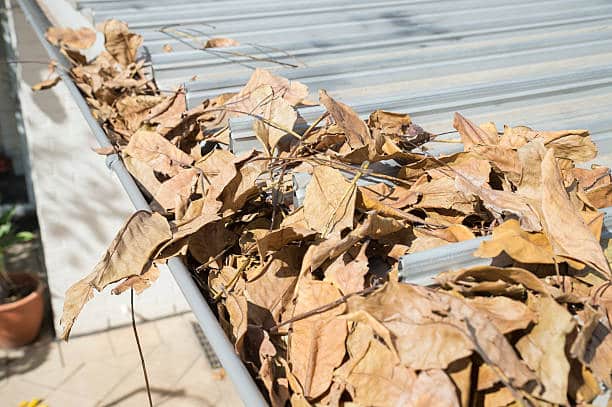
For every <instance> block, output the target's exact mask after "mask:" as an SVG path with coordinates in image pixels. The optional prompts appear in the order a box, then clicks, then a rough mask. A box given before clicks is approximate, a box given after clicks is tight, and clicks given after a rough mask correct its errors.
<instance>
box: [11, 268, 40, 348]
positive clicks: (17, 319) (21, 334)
mask: <svg viewBox="0 0 612 407" xmlns="http://www.w3.org/2000/svg"><path fill="white" fill-rule="evenodd" d="M11 279H12V280H13V281H14V282H15V283H17V284H27V283H28V282H31V284H32V285H33V286H36V290H34V291H33V292H31V293H30V294H29V295H27V296H26V297H24V298H21V299H20V300H17V301H15V302H9V303H7V304H1V305H0V348H17V347H20V346H23V345H27V344H28V343H30V342H32V341H33V340H34V339H36V337H37V336H38V333H39V332H40V326H41V324H42V320H43V311H44V308H45V305H44V299H43V298H44V297H43V285H42V283H41V282H40V280H39V279H38V278H37V277H35V276H33V275H32V274H28V273H11Z"/></svg>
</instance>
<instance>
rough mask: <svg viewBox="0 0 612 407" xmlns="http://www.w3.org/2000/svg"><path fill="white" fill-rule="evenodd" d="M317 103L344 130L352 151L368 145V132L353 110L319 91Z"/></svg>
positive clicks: (369, 136) (369, 137)
mask: <svg viewBox="0 0 612 407" xmlns="http://www.w3.org/2000/svg"><path fill="white" fill-rule="evenodd" d="M319 101H320V102H321V104H322V105H323V106H325V108H326V109H327V111H329V113H330V114H331V116H332V117H333V118H334V120H335V121H336V123H338V125H339V126H340V127H341V128H342V129H343V130H344V133H345V135H346V139H347V142H348V144H349V146H350V147H351V148H352V149H356V148H359V147H361V146H363V145H366V144H367V143H369V141H370V139H371V135H370V130H369V129H368V126H367V125H366V124H365V122H364V121H363V120H361V118H359V116H358V115H357V113H355V111H354V110H353V109H351V108H350V107H349V106H347V105H345V104H344V103H342V102H338V101H336V100H334V99H332V98H331V97H330V96H329V95H328V94H327V92H325V91H324V90H320V91H319ZM374 147H376V146H374Z"/></svg>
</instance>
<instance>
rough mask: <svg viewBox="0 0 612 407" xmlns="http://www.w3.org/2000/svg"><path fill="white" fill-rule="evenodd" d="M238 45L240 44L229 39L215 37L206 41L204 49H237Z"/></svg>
mask: <svg viewBox="0 0 612 407" xmlns="http://www.w3.org/2000/svg"><path fill="white" fill-rule="evenodd" d="M239 45H240V43H239V42H238V41H236V40H233V39H231V38H223V37H216V38H210V39H209V40H208V41H206V44H205V45H204V48H226V47H237V46H239Z"/></svg>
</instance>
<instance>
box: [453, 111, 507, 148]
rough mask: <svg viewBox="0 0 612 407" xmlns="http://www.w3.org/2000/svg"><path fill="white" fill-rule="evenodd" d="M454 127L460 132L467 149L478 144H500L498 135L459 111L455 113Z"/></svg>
mask: <svg viewBox="0 0 612 407" xmlns="http://www.w3.org/2000/svg"><path fill="white" fill-rule="evenodd" d="M453 127H454V128H455V129H456V130H457V131H458V132H459V135H460V136H461V141H462V142H463V145H464V149H465V150H466V151H468V150H470V149H471V148H472V147H473V146H476V145H485V146H495V145H497V144H499V137H497V135H495V136H493V135H492V134H490V133H488V132H486V131H485V130H483V129H481V128H480V127H478V126H477V125H476V124H474V123H473V122H472V121H470V120H468V119H466V118H465V117H463V116H461V115H460V114H459V113H455V119H454V121H453Z"/></svg>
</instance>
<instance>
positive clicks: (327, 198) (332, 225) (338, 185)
mask: <svg viewBox="0 0 612 407" xmlns="http://www.w3.org/2000/svg"><path fill="white" fill-rule="evenodd" d="M355 199H356V187H355V185H353V184H351V183H349V182H347V181H346V178H344V176H343V175H342V173H341V172H340V171H338V170H336V169H334V168H331V167H328V166H324V165H321V166H318V167H315V169H314V172H313V174H312V179H311V181H310V183H309V184H308V186H307V187H306V197H305V198H304V218H305V220H306V223H307V224H308V227H309V228H310V229H313V230H316V231H317V232H319V233H321V234H322V235H323V236H326V235H328V234H334V233H339V232H341V231H342V230H343V229H347V228H348V229H352V227H353V216H354V212H355Z"/></svg>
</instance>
